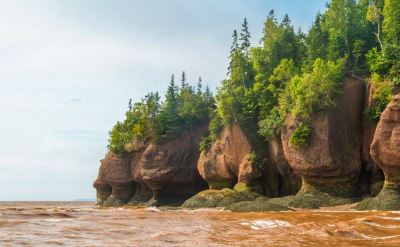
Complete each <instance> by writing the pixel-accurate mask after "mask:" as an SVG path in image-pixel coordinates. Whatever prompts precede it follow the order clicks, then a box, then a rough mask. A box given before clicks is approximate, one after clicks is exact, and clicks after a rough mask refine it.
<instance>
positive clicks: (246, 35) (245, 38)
mask: <svg viewBox="0 0 400 247" xmlns="http://www.w3.org/2000/svg"><path fill="white" fill-rule="evenodd" d="M250 38H251V36H250V32H249V26H248V22H247V18H244V21H243V24H242V30H241V32H240V39H239V40H240V42H241V44H240V49H241V50H242V52H243V53H244V54H245V55H246V56H247V55H248V54H249V49H250Z"/></svg>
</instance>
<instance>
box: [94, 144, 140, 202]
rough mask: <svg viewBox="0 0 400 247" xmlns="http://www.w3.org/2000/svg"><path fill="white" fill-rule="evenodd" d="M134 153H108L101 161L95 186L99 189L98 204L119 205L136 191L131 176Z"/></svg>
mask: <svg viewBox="0 0 400 247" xmlns="http://www.w3.org/2000/svg"><path fill="white" fill-rule="evenodd" d="M131 157H132V154H129V155H117V154H114V153H111V152H110V153H108V154H107V155H106V157H105V158H104V159H102V160H101V161H100V163H101V166H100V169H99V175H98V177H97V179H96V180H95V182H94V184H93V186H94V187H95V188H96V189H97V204H99V205H104V206H119V205H123V204H125V203H126V202H127V201H128V200H129V198H130V197H131V196H132V194H133V193H134V191H135V183H134V181H133V178H132V176H131V167H130V160H131Z"/></svg>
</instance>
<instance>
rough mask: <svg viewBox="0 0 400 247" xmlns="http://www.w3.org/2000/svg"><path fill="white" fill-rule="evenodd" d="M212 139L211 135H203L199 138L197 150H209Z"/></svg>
mask: <svg viewBox="0 0 400 247" xmlns="http://www.w3.org/2000/svg"><path fill="white" fill-rule="evenodd" d="M213 142H214V140H213V138H212V137H211V136H203V137H202V138H201V140H200V144H199V151H200V152H206V151H208V150H210V148H211V146H212V144H213Z"/></svg>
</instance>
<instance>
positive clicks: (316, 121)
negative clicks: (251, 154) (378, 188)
mask: <svg viewBox="0 0 400 247" xmlns="http://www.w3.org/2000/svg"><path fill="white" fill-rule="evenodd" d="M362 112H363V82H362V81H361V80H357V79H354V78H350V77H347V78H346V79H345V81H344V84H343V93H342V94H341V95H340V97H339V98H338V100H337V104H336V106H335V107H333V108H332V109H330V110H328V111H327V112H326V113H321V114H319V115H317V116H315V117H314V118H313V119H312V120H311V121H310V125H311V127H312V134H311V137H310V138H309V140H308V145H306V146H301V147H294V146H292V145H290V143H289V140H290V137H291V135H292V132H293V130H294V129H295V128H296V127H297V126H298V122H297V121H296V119H294V118H293V117H291V116H289V117H288V118H287V121H286V127H284V128H283V131H282V143H283V150H284V153H285V157H286V159H287V161H288V162H289V164H290V166H291V167H292V169H293V170H294V172H295V173H296V174H298V175H299V176H301V178H302V187H301V190H300V192H299V194H298V195H299V196H300V195H304V194H313V195H315V196H317V194H320V192H322V193H325V194H327V195H330V196H332V197H350V196H352V195H354V194H355V193H356V192H357V182H358V175H359V173H360V168H361V153H360V150H361V144H362V139H361V116H362ZM324 202H326V199H323V198H321V205H324ZM316 204H318V203H316ZM293 206H299V207H302V205H301V203H300V204H298V205H293Z"/></svg>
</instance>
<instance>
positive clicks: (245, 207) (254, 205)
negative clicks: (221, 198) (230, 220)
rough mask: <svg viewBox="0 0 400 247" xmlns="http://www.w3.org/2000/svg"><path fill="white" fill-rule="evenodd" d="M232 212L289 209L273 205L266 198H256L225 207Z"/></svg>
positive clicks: (288, 209)
mask: <svg viewBox="0 0 400 247" xmlns="http://www.w3.org/2000/svg"><path fill="white" fill-rule="evenodd" d="M226 209H227V210H230V211H232V212H266V211H291V210H292V209H290V208H289V207H286V206H283V205H279V204H275V203H272V202H271V199H270V198H268V197H257V198H256V199H255V200H254V201H243V202H237V203H234V204H232V205H229V206H228V207H226Z"/></svg>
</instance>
